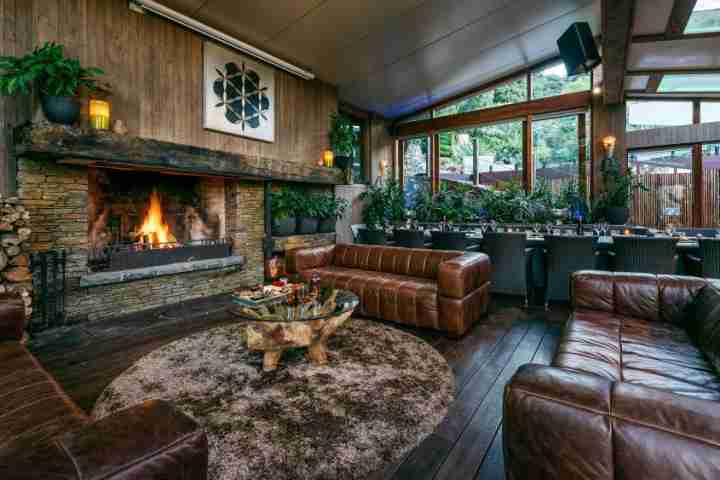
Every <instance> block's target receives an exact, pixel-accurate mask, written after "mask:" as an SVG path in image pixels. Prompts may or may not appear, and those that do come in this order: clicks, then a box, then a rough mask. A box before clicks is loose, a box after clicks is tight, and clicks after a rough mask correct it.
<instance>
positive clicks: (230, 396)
mask: <svg viewBox="0 0 720 480" xmlns="http://www.w3.org/2000/svg"><path fill="white" fill-rule="evenodd" d="M241 334H242V326H241V325H240V324H238V325H232V326H227V327H220V328H216V329H213V330H209V331H206V332H202V333H200V334H195V335H192V336H190V337H187V338H185V339H182V340H179V341H176V342H174V343H171V344H169V345H167V346H165V347H162V348H160V349H158V350H156V351H154V352H152V353H151V354H149V355H147V356H146V357H144V358H142V359H140V360H139V361H138V362H137V363H136V364H135V365H134V366H132V367H131V368H129V369H128V370H127V371H126V372H124V373H123V374H122V375H120V376H119V377H118V378H117V379H115V380H114V381H113V382H112V384H110V385H109V386H108V387H107V389H106V390H105V391H104V392H103V394H102V395H101V396H100V398H99V399H98V401H97V404H96V405H95V408H94V410H93V417H95V418H100V417H103V416H105V415H108V414H109V413H111V412H113V411H116V410H119V409H122V408H125V407H128V406H131V405H134V404H136V403H139V402H141V401H143V400H145V399H165V400H170V401H172V402H174V403H175V404H176V405H177V406H178V407H179V408H180V409H181V410H183V411H184V412H185V413H187V414H188V415H190V416H192V417H193V418H195V419H196V420H197V421H199V422H200V423H201V424H202V425H204V427H205V428H206V430H207V432H208V437H209V442H210V467H209V476H210V478H211V479H223V480H239V479H293V480H296V479H360V478H362V479H364V478H367V477H368V475H369V474H371V473H373V472H375V471H377V470H380V469H382V468H383V467H385V466H387V464H388V463H390V462H394V461H397V460H399V459H401V458H402V456H403V455H404V454H405V453H407V452H408V451H409V450H410V449H412V448H413V447H414V446H415V445H417V444H418V443H420V441H422V439H423V438H425V437H426V436H427V435H428V434H430V433H431V432H432V431H433V430H434V428H435V426H436V425H437V424H438V423H439V422H440V421H441V420H442V419H443V417H444V416H445V414H446V413H447V408H448V404H449V403H450V401H451V400H452V397H453V390H454V380H453V375H452V372H451V371H450V369H449V368H448V365H447V362H445V360H444V359H443V357H442V356H441V355H440V354H439V353H438V352H436V351H435V350H434V349H433V348H432V347H430V346H429V345H428V344H427V343H425V342H424V341H423V340H420V339H418V338H416V337H414V336H413V335H410V334H407V333H403V332H400V331H398V330H396V329H393V328H389V327H386V326H383V325H381V324H378V323H375V322H371V321H367V320H358V319H351V320H350V321H348V323H347V324H346V325H345V326H344V327H343V328H341V329H340V330H339V331H338V332H337V333H336V334H335V336H333V337H332V338H331V339H330V341H329V342H328V353H329V363H328V364H327V365H323V366H316V365H312V364H310V363H309V362H308V361H306V360H305V359H304V355H303V353H302V351H293V352H286V353H285V355H284V356H283V358H282V360H281V365H280V368H279V369H278V370H276V371H274V372H269V373H263V371H262V354H261V353H256V352H249V351H247V350H246V349H244V348H243V346H242V341H241V340H240V338H241Z"/></svg>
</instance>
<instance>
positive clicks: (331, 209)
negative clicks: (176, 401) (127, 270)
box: [318, 192, 350, 233]
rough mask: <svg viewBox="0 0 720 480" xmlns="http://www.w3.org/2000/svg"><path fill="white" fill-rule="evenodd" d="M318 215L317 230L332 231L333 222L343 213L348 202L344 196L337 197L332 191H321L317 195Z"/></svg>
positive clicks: (333, 227) (333, 229)
mask: <svg viewBox="0 0 720 480" xmlns="http://www.w3.org/2000/svg"><path fill="white" fill-rule="evenodd" d="M318 204H319V208H318V215H319V217H320V224H319V225H318V232H320V233H332V232H334V231H335V223H336V222H337V220H338V219H339V218H340V217H342V216H343V215H344V214H345V211H346V210H347V208H348V207H349V205H350V202H348V201H347V200H345V199H344V198H337V197H336V196H335V195H334V194H333V193H331V192H328V193H323V194H321V195H319V197H318Z"/></svg>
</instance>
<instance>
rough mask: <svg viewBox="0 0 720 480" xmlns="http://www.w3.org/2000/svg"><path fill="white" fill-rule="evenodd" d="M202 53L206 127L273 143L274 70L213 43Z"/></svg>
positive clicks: (204, 123) (206, 44) (207, 45)
mask: <svg viewBox="0 0 720 480" xmlns="http://www.w3.org/2000/svg"><path fill="white" fill-rule="evenodd" d="M203 50H204V75H203V78H204V81H203V94H204V100H205V101H204V108H203V110H204V112H203V116H204V120H203V126H204V127H205V128H206V129H208V130H215V131H218V132H222V133H229V134H232V135H240V136H243V137H248V138H252V139H255V140H262V141H264V142H274V141H275V70H274V69H273V68H272V67H270V66H268V65H265V64H263V63H261V62H258V61H256V60H254V59H252V58H251V57H248V56H246V55H242V54H240V53H237V52H233V51H231V50H228V49H225V48H223V47H220V46H218V45H216V44H214V43H212V42H205V45H204V49H203Z"/></svg>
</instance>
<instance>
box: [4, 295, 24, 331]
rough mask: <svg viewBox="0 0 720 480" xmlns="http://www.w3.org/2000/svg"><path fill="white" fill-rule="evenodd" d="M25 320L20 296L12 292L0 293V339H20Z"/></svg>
mask: <svg viewBox="0 0 720 480" xmlns="http://www.w3.org/2000/svg"><path fill="white" fill-rule="evenodd" d="M26 322H27V318H26V316H25V303H24V302H23V299H22V297H21V296H20V295H17V294H14V293H3V294H0V341H1V340H21V339H22V337H23V335H24V333H25V326H26Z"/></svg>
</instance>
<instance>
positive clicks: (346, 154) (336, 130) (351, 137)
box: [328, 113, 356, 183]
mask: <svg viewBox="0 0 720 480" xmlns="http://www.w3.org/2000/svg"><path fill="white" fill-rule="evenodd" d="M328 140H329V141H330V148H331V149H332V151H333V153H334V154H335V164H336V165H337V166H338V167H339V168H341V169H343V170H346V169H348V168H350V167H351V166H352V156H353V151H354V148H355V141H356V139H355V132H354V131H353V126H352V122H351V121H350V119H349V118H348V117H347V116H346V115H343V114H342V113H333V114H332V115H331V116H330V132H329V133H328ZM348 183H349V182H348Z"/></svg>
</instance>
